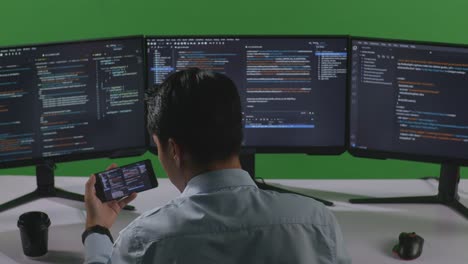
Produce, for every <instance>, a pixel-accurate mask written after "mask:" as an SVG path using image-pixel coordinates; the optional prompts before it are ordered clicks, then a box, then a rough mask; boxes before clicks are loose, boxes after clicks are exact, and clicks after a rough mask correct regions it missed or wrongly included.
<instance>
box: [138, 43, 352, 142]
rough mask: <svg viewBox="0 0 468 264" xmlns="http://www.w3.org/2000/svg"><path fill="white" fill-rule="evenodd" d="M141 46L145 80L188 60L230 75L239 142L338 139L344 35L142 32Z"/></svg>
mask: <svg viewBox="0 0 468 264" xmlns="http://www.w3.org/2000/svg"><path fill="white" fill-rule="evenodd" d="M147 49H148V50H147V54H148V67H149V69H148V78H149V79H148V83H149V85H155V84H160V83H161V82H162V81H163V80H164V79H165V78H166V77H167V76H168V75H169V74H170V73H172V72H174V71H179V70H182V69H186V68H190V67H197V68H201V69H205V70H211V71H215V72H220V73H224V74H226V75H227V76H229V77H230V78H231V79H232V80H233V81H234V83H235V84H236V86H237V87H238V89H239V95H240V97H241V100H242V101H241V103H242V109H243V118H244V122H245V126H244V135H245V141H244V146H267V147H268V146H286V147H296V146H300V147H315V146H344V139H345V137H344V134H345V98H346V66H347V39H346V38H330V39H326V38H324V39H318V38H294V37H291V38H286V37H285V38H273V37H264V38H251V37H241V38H229V37H226V38H214V37H210V38H181V37H179V38H148V39H147ZM213 110H214V111H215V109H213Z"/></svg>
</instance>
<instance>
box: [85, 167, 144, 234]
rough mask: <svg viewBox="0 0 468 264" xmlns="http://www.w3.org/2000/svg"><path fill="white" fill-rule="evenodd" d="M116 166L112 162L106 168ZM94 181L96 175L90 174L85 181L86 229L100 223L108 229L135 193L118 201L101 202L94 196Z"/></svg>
mask: <svg viewBox="0 0 468 264" xmlns="http://www.w3.org/2000/svg"><path fill="white" fill-rule="evenodd" d="M113 168H117V164H115V163H114V164H112V165H110V166H109V167H107V170H110V169H113ZM95 183H96V176H95V175H94V174H92V175H91V176H90V177H89V179H88V181H87V182H86V190H85V206H86V227H85V228H86V229H88V228H90V227H92V226H95V225H100V226H103V227H106V228H108V229H110V228H111V227H112V225H113V224H114V222H115V220H116V219H117V216H118V215H119V213H120V211H121V210H122V208H124V207H125V206H126V205H127V204H129V203H130V202H131V201H133V200H134V199H135V198H136V197H137V194H136V193H132V194H131V195H130V196H128V197H126V198H125V199H123V200H120V201H110V202H106V203H103V202H101V200H99V198H98V197H97V196H96V189H95V187H94V184H95Z"/></svg>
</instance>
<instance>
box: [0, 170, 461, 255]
mask: <svg viewBox="0 0 468 264" xmlns="http://www.w3.org/2000/svg"><path fill="white" fill-rule="evenodd" d="M85 181H86V178H85V177H56V186H57V187H60V188H63V189H66V190H68V191H73V192H77V193H84V183H85ZM267 182H269V183H275V184H280V185H286V186H295V187H299V186H300V189H299V188H297V189H296V190H299V191H302V192H304V193H307V194H310V195H315V196H317V197H320V198H324V199H328V200H331V201H334V202H335V204H336V205H335V206H334V207H331V208H330V209H331V210H332V211H333V212H334V213H335V215H336V217H337V219H338V221H339V223H340V225H341V228H342V230H343V235H344V239H345V243H346V245H347V248H348V251H349V252H350V254H351V257H352V259H353V263H355V264H367V263H369V264H374V263H375V264H390V263H403V262H402V261H401V260H398V259H396V258H395V257H394V256H392V254H391V248H392V247H393V245H394V244H395V243H396V242H397V240H398V234H399V233H400V232H402V231H414V232H417V233H419V234H420V235H421V236H422V237H423V238H424V239H425V244H424V250H423V254H422V255H421V257H420V258H418V259H417V260H414V261H411V262H408V263H415V264H416V263H417V264H419V263H425V264H430V263H434V264H441V263H444V264H466V263H468V250H466V249H467V245H468V220H466V219H465V218H463V217H462V216H460V215H458V214H457V213H456V212H454V211H452V210H451V209H450V208H448V207H445V206H442V205H421V204H418V205H416V204H406V205H403V204H388V205H363V204H360V205H357V204H349V203H348V202H346V201H347V200H348V199H349V198H355V197H360V196H362V195H366V196H376V197H377V196H379V197H390V196H412V195H431V194H435V193H436V191H437V181H435V180H426V181H424V180H271V181H267ZM159 183H160V185H159V187H158V188H156V189H153V190H150V191H147V192H143V193H140V194H139V197H138V198H137V199H136V200H135V201H134V202H133V205H135V206H136V208H137V210H136V211H134V212H125V211H124V212H123V213H122V214H121V216H119V218H118V221H117V222H116V224H115V225H114V227H113V228H112V230H111V232H112V233H113V235H114V237H117V235H118V232H119V231H120V230H121V229H122V228H123V227H125V226H126V225H127V224H128V223H130V222H131V221H132V220H133V219H134V218H135V217H137V216H138V215H139V214H140V213H141V212H144V211H146V210H148V209H151V208H154V207H158V206H161V205H164V204H165V203H166V202H167V201H169V200H170V199H172V198H174V197H176V196H177V195H179V192H178V191H177V189H176V188H175V187H174V186H172V185H171V183H170V182H169V180H167V179H160V180H159ZM35 184H36V182H35V178H34V177H23V176H2V177H0V192H1V193H2V195H1V196H0V203H3V202H6V201H9V200H11V199H13V198H16V197H17V196H19V195H22V194H24V193H27V192H30V191H32V190H33V189H34V188H35ZM460 196H461V201H462V203H463V204H465V205H468V180H462V181H461V183H460ZM33 210H41V211H44V212H46V213H47V214H48V215H49V217H50V218H51V221H52V225H51V227H50V228H49V253H48V254H47V255H46V256H43V257H40V258H36V259H30V258H27V257H25V256H24V255H23V253H22V248H21V241H20V236H19V231H18V228H17V227H16V221H17V219H18V216H19V215H20V214H22V213H23V212H27V211H33ZM84 221H85V212H84V205H83V204H82V203H79V202H73V201H66V200H62V199H58V198H47V199H40V200H37V201H35V202H32V203H29V204H26V205H23V206H20V207H17V208H14V209H11V210H8V211H5V212H2V213H0V223H1V225H0V263H9V262H7V261H6V260H4V259H5V257H3V259H2V253H3V255H5V256H7V257H8V258H10V259H12V260H14V261H15V262H17V263H82V262H83V247H82V245H81V232H82V231H83V226H84ZM15 262H12V263H15Z"/></svg>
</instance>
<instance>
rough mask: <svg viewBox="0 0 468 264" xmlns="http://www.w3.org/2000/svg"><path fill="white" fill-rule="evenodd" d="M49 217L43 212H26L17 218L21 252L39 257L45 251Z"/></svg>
mask: <svg viewBox="0 0 468 264" xmlns="http://www.w3.org/2000/svg"><path fill="white" fill-rule="evenodd" d="M49 226H50V219H49V216H48V215H47V214H46V213H43V212H27V213H24V214H22V215H21V216H20V217H19V219H18V227H19V229H20V234H21V244H22V245H23V252H24V254H25V255H26V256H28V257H40V256H43V255H45V254H46V253H47V242H48V238H49V235H48V233H49Z"/></svg>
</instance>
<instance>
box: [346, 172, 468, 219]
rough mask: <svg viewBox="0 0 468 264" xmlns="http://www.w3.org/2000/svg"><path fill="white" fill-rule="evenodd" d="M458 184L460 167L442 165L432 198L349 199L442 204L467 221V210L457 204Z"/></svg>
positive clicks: (357, 202) (361, 202) (385, 202)
mask: <svg viewBox="0 0 468 264" xmlns="http://www.w3.org/2000/svg"><path fill="white" fill-rule="evenodd" d="M459 182H460V167H459V166H458V165H454V164H451V163H443V164H442V166H441V168H440V177H439V193H438V194H437V195H432V196H409V197H389V198H359V199H350V200H349V202H350V203H355V204H363V203H369V204H387V203H403V204H408V203H415V204H443V205H446V206H448V207H450V208H452V209H453V210H455V211H456V212H458V213H459V214H460V215H462V216H464V217H465V218H467V219H468V208H466V207H465V206H464V205H463V204H461V203H460V202H459V200H460V197H459V196H458V183H459Z"/></svg>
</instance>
